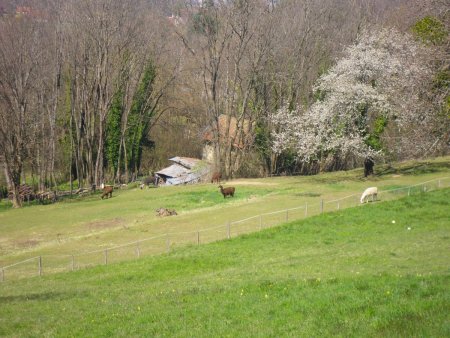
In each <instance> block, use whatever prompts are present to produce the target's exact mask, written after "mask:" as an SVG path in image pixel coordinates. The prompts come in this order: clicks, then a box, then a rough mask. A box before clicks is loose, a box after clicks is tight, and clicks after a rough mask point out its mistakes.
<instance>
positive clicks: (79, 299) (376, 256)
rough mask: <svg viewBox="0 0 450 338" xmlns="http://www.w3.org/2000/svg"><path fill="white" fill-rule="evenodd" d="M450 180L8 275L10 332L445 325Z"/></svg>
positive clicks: (327, 332)
mask: <svg viewBox="0 0 450 338" xmlns="http://www.w3.org/2000/svg"><path fill="white" fill-rule="evenodd" d="M449 201H450V189H442V190H438V191H432V192H428V193H421V194H415V195H414V196H410V197H405V198H402V199H399V200H396V201H387V202H378V203H371V204H367V205H365V206H362V207H358V208H349V209H346V210H340V211H335V212H330V213H325V214H322V215H318V216H314V217H311V218H308V219H305V220H302V221H295V222H291V223H288V224H284V225H282V226H279V227H274V228H271V229H265V230H263V231H260V232H257V233H253V234H248V235H243V236H239V237H236V238H232V239H230V240H223V241H219V242H215V243H210V244H205V245H201V246H188V247H184V248H178V249H175V250H173V251H171V252H170V253H169V254H163V255H158V256H152V257H146V258H142V259H140V260H135V261H132V262H126V263H118V264H112V265H108V266H97V267H94V268H92V269H83V270H79V271H75V272H69V273H61V274H52V275H47V276H46V275H44V276H42V277H35V278H29V279H23V280H19V281H16V282H4V283H2V284H1V286H0V336H14V337H35V336H46V337H110V336H127V337H128V336H130V337H140V336H158V337H164V336H170V337H205V336H220V337H236V336H241V337H242V336H243V337H261V336H265V337H282V336H284V337H311V336H341V337H352V336H362V335H364V336H368V337H380V336H383V337H384V336H389V337H409V336H425V337H444V336H449V334H450V322H449V317H448V308H449V306H450V292H449V291H450V287H449V285H450V275H449V261H450V252H449V251H448V247H449V240H450V224H449V211H448V210H450V209H449V206H450V205H449V204H450V202H449Z"/></svg>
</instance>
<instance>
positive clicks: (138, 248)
mask: <svg viewBox="0 0 450 338" xmlns="http://www.w3.org/2000/svg"><path fill="white" fill-rule="evenodd" d="M136 244H137V248H136V253H137V257H138V258H141V246H140V241H137V243H136Z"/></svg>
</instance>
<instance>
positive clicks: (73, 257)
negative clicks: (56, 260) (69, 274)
mask: <svg viewBox="0 0 450 338" xmlns="http://www.w3.org/2000/svg"><path fill="white" fill-rule="evenodd" d="M74 270H75V256H74V255H72V271H74Z"/></svg>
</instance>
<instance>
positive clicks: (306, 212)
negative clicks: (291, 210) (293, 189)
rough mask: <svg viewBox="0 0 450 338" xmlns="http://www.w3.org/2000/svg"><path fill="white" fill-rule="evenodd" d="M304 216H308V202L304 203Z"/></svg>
mask: <svg viewBox="0 0 450 338" xmlns="http://www.w3.org/2000/svg"><path fill="white" fill-rule="evenodd" d="M305 217H308V202H306V203H305Z"/></svg>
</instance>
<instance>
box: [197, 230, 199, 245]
mask: <svg viewBox="0 0 450 338" xmlns="http://www.w3.org/2000/svg"><path fill="white" fill-rule="evenodd" d="M197 245H200V231H197Z"/></svg>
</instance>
